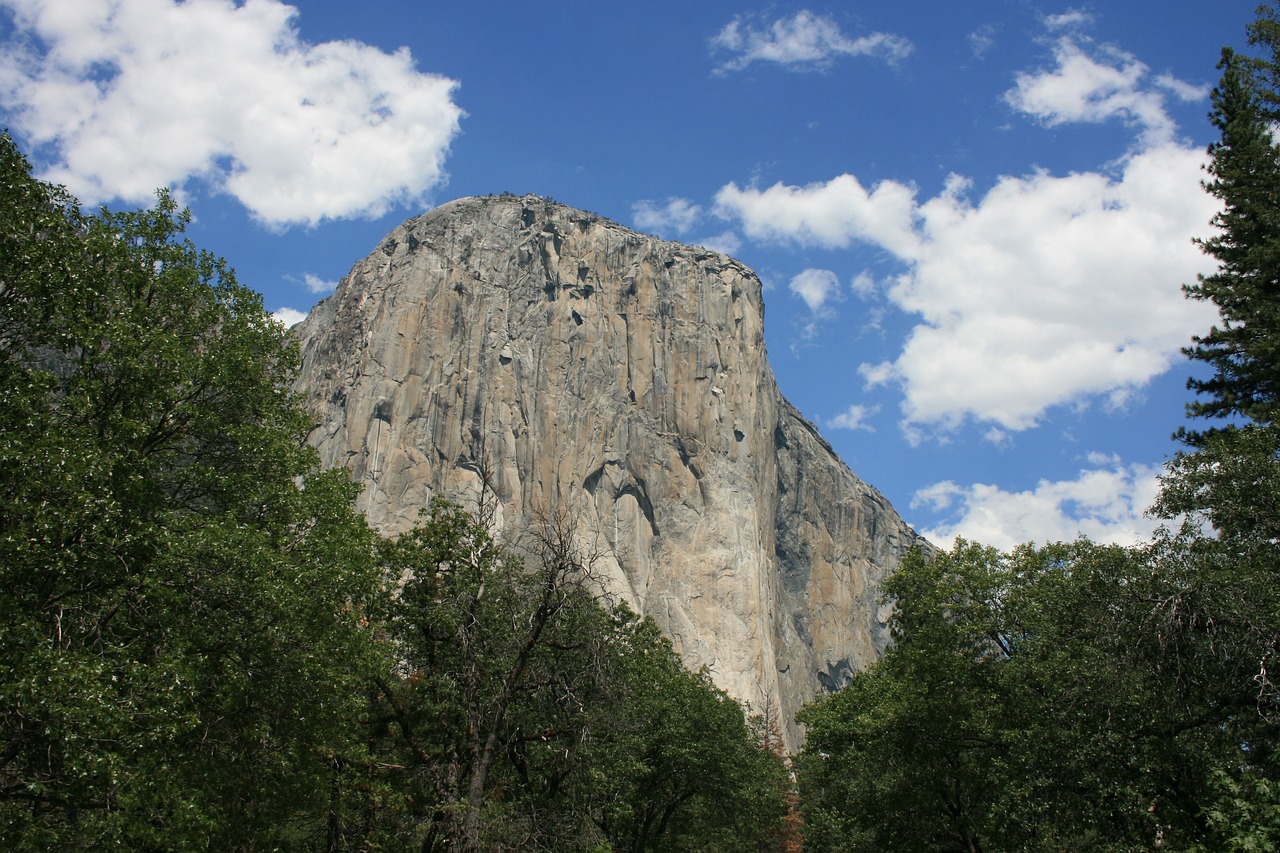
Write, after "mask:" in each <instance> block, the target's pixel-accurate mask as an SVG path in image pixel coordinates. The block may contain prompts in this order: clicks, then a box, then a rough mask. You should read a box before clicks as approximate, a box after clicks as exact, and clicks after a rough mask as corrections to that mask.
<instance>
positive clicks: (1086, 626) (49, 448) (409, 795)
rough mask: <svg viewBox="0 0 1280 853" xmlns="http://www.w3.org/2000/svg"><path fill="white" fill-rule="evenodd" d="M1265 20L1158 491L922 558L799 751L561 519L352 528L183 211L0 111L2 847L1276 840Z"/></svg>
mask: <svg viewBox="0 0 1280 853" xmlns="http://www.w3.org/2000/svg"><path fill="white" fill-rule="evenodd" d="M1248 42H1249V45H1250V46H1251V47H1252V48H1254V49H1255V50H1254V51H1253V53H1254V54H1256V55H1244V54H1239V53H1236V52H1235V51H1233V50H1231V49H1224V51H1223V54H1222V58H1221V63H1220V66H1219V68H1220V70H1221V77H1220V81H1219V84H1218V86H1217V88H1216V89H1215V90H1214V93H1213V112H1212V115H1211V119H1212V121H1213V124H1214V126H1215V128H1217V130H1218V131H1219V132H1220V137H1221V138H1220V140H1219V141H1218V142H1216V143H1215V144H1214V145H1213V146H1211V148H1210V150H1209V166H1208V172H1207V176H1206V181H1205V189H1206V191H1207V192H1209V193H1211V194H1212V195H1213V196H1214V197H1215V198H1216V199H1218V200H1219V201H1220V202H1221V212H1220V213H1219V214H1218V216H1217V217H1216V218H1215V220H1214V221H1213V222H1212V223H1206V233H1208V234H1209V235H1211V236H1207V237H1206V238H1204V239H1203V241H1202V242H1201V243H1200V245H1201V248H1202V249H1203V251H1204V252H1205V253H1206V254H1207V255H1209V256H1210V257H1211V258H1213V259H1214V260H1215V261H1216V263H1217V264H1218V269H1217V272H1215V273H1214V274H1212V275H1207V276H1204V277H1203V278H1201V279H1200V280H1199V281H1197V282H1189V283H1185V284H1184V290H1185V292H1186V296H1187V297H1188V298H1190V299H1196V300H1204V301H1207V302H1211V303H1212V304H1213V305H1215V306H1216V307H1217V308H1218V311H1219V314H1220V318H1221V322H1220V324H1219V325H1215V326H1214V327H1212V328H1210V329H1208V330H1205V331H1204V333H1202V334H1201V335H1199V336H1197V337H1195V338H1194V339H1193V340H1192V341H1191V342H1190V343H1189V345H1188V347H1187V348H1186V350H1185V353H1186V356H1187V357H1188V358H1189V359H1191V360H1192V361H1193V362H1196V363H1198V364H1200V365H1202V366H1203V367H1204V372H1203V374H1202V378H1197V379H1194V380H1192V382H1191V383H1190V386H1191V387H1190V390H1191V391H1193V392H1194V394H1195V397H1194V400H1193V401H1192V402H1191V403H1190V404H1189V405H1188V408H1187V415H1188V422H1187V424H1184V425H1182V426H1180V427H1179V425H1177V424H1171V425H1170V429H1171V430H1173V429H1177V430H1178V436H1179V438H1180V439H1181V441H1182V442H1183V448H1184V449H1183V450H1182V451H1181V452H1180V453H1179V454H1178V455H1177V456H1176V458H1174V459H1173V460H1171V462H1170V464H1169V466H1168V468H1167V471H1166V474H1165V477H1164V479H1163V485H1162V490H1161V493H1160V496H1159V499H1158V502H1157V504H1156V505H1155V506H1154V507H1153V509H1152V512H1153V513H1155V514H1156V515H1157V516H1158V517H1160V518H1162V519H1164V520H1165V525H1164V527H1163V528H1162V529H1161V531H1160V533H1159V534H1158V535H1157V536H1156V537H1154V538H1153V540H1152V541H1150V542H1146V543H1143V544H1141V545H1137V546H1133V547H1117V546H1109V545H1101V544H1097V543H1093V542H1090V541H1088V540H1086V539H1080V540H1077V541H1075V542H1069V543H1051V544H1047V545H1040V546H1033V545H1025V546H1022V547H1020V548H1016V549H1013V550H1012V551H1009V552H1001V551H998V550H996V549H993V548H989V547H986V546H984V545H982V544H980V543H970V542H960V543H958V544H957V545H956V546H955V547H954V548H952V549H951V550H950V551H947V552H944V553H941V554H938V555H936V556H932V557H930V558H926V557H925V556H924V555H922V554H920V553H914V554H912V555H911V556H910V557H908V559H907V560H906V561H905V562H904V564H903V565H902V567H901V568H900V569H899V571H898V572H897V573H896V574H895V575H893V576H892V577H891V578H890V579H889V581H888V582H887V583H886V586H885V594H886V599H887V600H888V601H891V602H893V603H894V605H895V610H894V615H893V617H892V628H893V639H894V642H893V645H892V646H891V647H890V649H889V650H888V652H887V653H886V654H885V655H884V656H883V658H882V659H881V660H880V661H879V662H877V663H876V664H875V665H874V666H872V667H871V668H870V669H868V670H866V671H864V672H862V673H859V674H857V675H855V676H854V678H853V680H852V682H851V683H850V684H849V685H848V686H847V687H845V688H844V689H842V690H840V691H839V692H836V693H833V694H830V695H827V696H824V697H822V698H820V699H819V700H817V701H815V702H814V703H813V704H811V705H809V706H808V707H807V708H806V709H805V710H804V711H803V712H802V714H801V721H802V722H803V723H804V724H805V725H806V726H807V728H808V739H807V741H806V743H805V745H804V747H803V749H802V750H801V751H800V752H799V754H797V755H794V756H787V755H784V754H783V748H782V742H781V737H780V735H779V722H778V721H777V720H771V719H768V718H767V717H764V718H762V717H757V716H751V715H749V713H748V711H747V709H744V708H743V707H742V706H741V705H740V704H739V703H738V702H736V701H735V700H734V699H732V698H731V697H730V696H728V695H727V694H725V693H724V692H723V691H721V690H719V689H717V688H716V687H715V686H714V684H713V683H712V680H711V677H710V675H709V674H708V673H707V672H691V671H689V670H688V669H686V668H685V667H684V666H683V665H682V663H681V661H680V658H679V656H678V655H677V654H676V653H675V651H674V649H673V647H672V644H671V643H670V641H668V640H667V639H666V638H664V637H663V636H662V635H661V633H660V632H659V631H658V629H657V628H656V626H655V625H654V624H653V623H652V622H651V621H649V620H647V619H645V618H642V617H641V616H639V615H637V614H635V613H633V612H631V611H630V610H629V609H627V608H626V607H625V606H623V605H621V604H618V603H617V602H614V601H611V600H609V599H608V598H606V597H604V596H603V595H602V594H601V593H600V584H599V583H598V582H597V577H596V575H595V562H596V559H595V555H593V554H591V553H587V552H584V551H583V550H582V548H581V546H580V545H579V544H578V543H576V542H575V541H574V539H573V537H572V536H571V535H569V531H570V530H571V525H570V524H569V521H568V520H567V519H564V518H558V517H554V516H552V517H546V518H541V519H539V520H538V521H537V522H536V523H535V524H533V525H531V526H529V527H528V528H527V529H522V530H519V531H506V532H505V533H504V534H503V535H502V536H501V537H500V536H499V535H498V534H496V533H495V532H494V525H493V524H492V523H491V522H492V518H491V513H492V512H493V507H491V506H488V505H486V502H485V501H484V500H481V501H480V503H479V505H478V506H476V507H474V508H469V509H464V508H462V507H459V506H457V505H454V504H450V503H447V502H444V501H437V502H436V503H434V504H433V505H432V506H431V507H430V509H429V510H428V511H426V512H424V514H423V516H422V517H421V519H420V521H419V523H418V524H417V525H416V526H415V527H414V528H413V529H411V530H410V531H408V532H406V533H404V534H402V535H399V536H395V537H389V536H384V535H381V534H379V533H377V532H375V531H374V530H372V529H371V528H370V527H369V525H368V524H367V523H366V521H365V519H364V518H363V517H362V516H361V515H360V514H359V513H358V512H356V510H355V509H354V499H355V491H354V490H355V488H356V487H355V486H354V485H353V484H352V483H351V482H350V480H349V478H348V477H347V475H346V473H345V472H343V471H333V470H320V468H319V466H318V464H317V460H316V455H315V453H314V451H313V450H312V449H310V448H309V447H308V446H307V444H306V443H305V437H306V435H307V433H308V431H309V430H310V427H311V425H312V420H311V418H310V416H309V415H308V413H307V412H306V411H305V410H304V409H303V408H302V407H301V405H300V403H299V402H298V400H297V399H296V398H295V397H294V396H293V395H291V394H290V393H289V391H288V388H289V387H290V380H291V378H292V376H293V375H294V371H295V370H296V367H297V361H298V352H297V346H296V343H295V342H294V341H293V340H292V338H291V336H290V335H289V333H288V332H287V331H286V330H285V329H284V328H283V327H282V326H281V325H280V324H278V323H276V322H275V321H273V320H272V319H271V318H270V317H269V316H268V315H267V313H266V312H265V311H264V310H263V305H262V301H261V298H260V297H259V296H258V295H257V294H256V293H254V292H253V291H252V290H251V289H249V288H247V287H245V286H243V285H241V284H239V283H238V282H237V280H236V277H235V275H234V272H233V271H232V270H231V268H230V266H229V265H228V264H227V263H226V261H225V260H223V259H221V258H217V257H214V256H213V255H211V254H210V253H208V252H206V251H203V250H201V249H199V248H198V247H196V246H195V245H193V244H192V243H191V242H190V241H189V240H188V239H187V238H186V237H184V229H185V227H186V226H187V224H188V222H189V215H188V214H187V213H186V212H184V211H182V210H180V209H179V207H178V205H177V204H176V203H175V201H174V200H173V199H172V198H171V197H170V196H169V195H168V194H167V193H165V192H161V193H159V195H158V199H157V203H156V204H155V206H154V207H152V208H150V209H147V210H141V211H133V212H123V213H120V212H111V211H108V210H102V211H99V212H96V213H88V212H85V211H83V210H82V209H81V207H80V205H79V203H78V202H77V200H76V199H75V198H73V197H72V196H70V195H69V194H68V193H67V192H66V191H65V190H63V189H62V188H60V187H57V186H53V185H50V184H47V183H44V182H42V181H40V180H38V179H36V178H35V177H33V175H32V168H31V166H30V164H29V163H28V161H27V160H26V158H25V157H24V155H23V154H22V152H21V151H20V150H19V149H18V146H17V145H16V144H15V142H14V141H13V140H12V139H11V138H10V137H9V136H7V135H3V136H0V194H2V198H3V203H2V204H0V373H3V380H2V381H3V387H4V389H5V403H6V405H4V406H3V407H0V612H2V613H3V614H4V619H3V620H0V847H3V848H4V849H9V850H109V849H121V850H142V851H145V850H156V851H161V850H166V851H167V850H218V851H251V850H297V851H374V850H421V851H436V850H450V851H474V850H503V849H506V850H530V849H535V850H536V849H546V850H584V851H607V850H616V851H623V850H627V851H646V850H653V851H662V850H671V851H683V850H723V851H741V850H762V851H797V850H800V849H805V850H818V851H823V850H832V851H837V850H838V851H919V850H955V851H1002V850H1009V851H1014V850H1046V851H1050V850H1096V851H1122V850H1125V851H1127V850H1149V849H1162V850H1185V851H1200V850H1203V851H1210V850H1227V851H1265V850H1276V849H1280V750H1278V747H1280V689H1278V688H1277V683H1276V678H1275V675H1274V672H1275V671H1276V670H1277V669H1278V668H1280V658H1278V655H1280V648H1278V646H1280V584H1277V578H1278V577H1280V426H1278V425H1277V424H1276V422H1275V421H1276V414H1277V406H1278V405H1280V148H1278V147H1277V144H1276V141H1275V139H1274V137H1273V130H1272V129H1273V128H1274V127H1275V124H1276V122H1277V121H1280V17H1278V16H1277V12H1276V10H1275V8H1274V7H1270V6H1267V7H1263V8H1262V9H1260V11H1259V16H1258V18H1257V20H1256V21H1255V22H1254V23H1253V24H1252V25H1251V26H1250V28H1249V30H1248ZM1171 286H1176V283H1174V284H1171ZM1135 321H1140V318H1135Z"/></svg>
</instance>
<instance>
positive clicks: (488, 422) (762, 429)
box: [298, 196, 927, 746]
mask: <svg viewBox="0 0 1280 853" xmlns="http://www.w3.org/2000/svg"><path fill="white" fill-rule="evenodd" d="M763 311H764V309H763V303H762V301H761V293H760V281H759V280H758V279H757V278H756V276H755V274H754V273H752V272H751V270H749V269H747V268H746V267H745V266H743V265H742V264H740V263H738V262H737V261H735V260H733V259H731V258H729V257H727V256H725V255H722V254H719V253H716V252H712V251H709V250H706V249H701V248H695V247H690V246H684V245H680V244H677V243H671V242H664V241H661V240H657V239H654V238H651V237H647V236H644V235H641V234H639V233H636V232H634V231H631V230H629V229H627V228H624V227H622V226H620V225H617V224H615V223H612V222H609V221H607V220H604V219H602V218H600V217H598V216H595V215H593V214H590V213H585V212H583V211H579V210H574V209H571V208H568V207H564V206H562V205H558V204H555V203H553V202H550V201H546V200H543V199H539V198H536V197H532V196H529V197H524V198H517V197H513V196H504V197H490V198H467V199H461V200H458V201H454V202H451V203H449V204H445V205H442V206H440V207H438V208H436V209H434V210H432V211H430V212H429V213H427V214H424V215H422V216H419V217H417V218H415V219H411V220H409V221H408V222H406V223H405V224H403V225H401V226H400V227H399V228H396V229H395V230H394V231H392V232H391V233H390V234H389V235H388V236H387V237H386V238H385V239H384V240H383V242H382V244H381V245H380V246H379V247H378V248H377V249H376V250H375V251H374V252H373V253H372V254H371V255H370V256H369V257H367V258H366V259H364V260H363V261H361V262H359V263H358V264H356V266H355V267H354V268H353V269H352V270H351V272H350V274H349V275H348V276H347V277H346V278H344V279H343V280H342V282H341V283H340V284H339V286H338V288H337V290H336V292H335V293H334V294H333V295H332V296H330V297H329V298H328V299H326V300H325V301H324V302H322V303H321V304H320V305H319V306H317V307H316V308H315V310H313V311H312V312H311V315H310V316H309V317H308V318H307V320H306V321H305V322H304V323H303V324H301V325H300V326H299V327H298V333H299V335H300V337H301V341H302V347H303V365H302V373H301V377H300V380H299V385H298V388H299V390H300V391H301V392H302V393H303V394H304V395H305V397H306V399H307V400H308V403H309V405H310V406H311V407H312V408H313V409H314V411H315V413H316V415H317V417H318V420H319V426H318V427H317V428H316V430H315V431H314V433H313V434H312V442H313V443H314V444H315V446H316V447H317V448H318V449H319V451H320V454H321V457H322V459H323V461H324V462H325V463H327V464H330V465H344V466H347V467H348V468H349V469H350V470H351V472H352V474H353V476H354V477H355V479H356V480H357V481H359V482H361V483H362V484H363V485H364V486H365V489H364V492H363V495H362V497H361V498H360V504H361V509H363V510H364V511H365V512H366V513H367V514H368V516H369V518H370V519H371V520H372V522H373V523H374V524H375V525H377V526H379V527H380V528H382V529H383V530H385V531H388V532H398V531H401V530H404V529H405V528H407V527H408V526H410V525H411V524H412V523H413V522H414V520H415V519H416V518H417V513H418V509H419V508H420V507H423V506H425V505H426V504H427V503H428V501H429V500H430V498H431V496H432V495H435V494H444V495H446V496H450V497H453V498H455V499H460V500H463V501H467V500H472V499H474V497H475V495H476V494H477V489H478V488H479V483H480V471H481V470H482V469H484V468H487V470H489V471H490V474H491V482H492V485H493V488H494V490H495V491H496V493H497V496H498V497H499V498H500V502H501V511H500V522H499V523H501V524H505V525H512V524H516V525H518V524H520V523H522V520H526V519H528V518H530V517H533V516H535V515H537V514H539V513H547V512H555V511H565V512H567V513H568V515H569V517H570V518H572V519H573V520H574V524H575V525H576V528H575V529H576V532H577V536H578V537H579V539H580V541H581V542H582V543H583V544H584V546H587V547H591V548H594V549H595V550H597V551H600V552H601V553H602V554H603V556H602V559H601V560H600V562H599V564H598V568H599V569H600V571H601V572H602V576H603V577H604V582H605V583H606V585H607V586H608V587H609V589H610V590H611V592H612V593H613V594H614V595H616V596H619V597H620V598H623V599H625V600H626V601H628V602H629V603H630V604H631V605H632V606H633V607H634V608H635V609H637V610H639V611H641V612H644V613H647V614H649V615H651V616H652V617H653V618H654V619H655V620H656V621H657V622H658V624H659V625H660V626H661V627H662V628H663V629H664V630H665V631H666V632H667V634H668V635H669V636H670V637H671V638H672V640H673V641H674V643H675V645H676V648H677V649H678V651H679V652H680V653H681V654H682V655H683V657H684V659H685V660H686V661H687V662H688V663H689V664H690V665H692V666H694V667H699V666H703V665H705V666H707V667H709V668H710V670H711V672H712V675H713V677H714V679H715V681H716V682H717V683H718V684H719V685H720V686H721V687H723V688H724V689H726V690H727V691H729V692H730V693H731V694H733V695H734V696H736V697H738V698H739V699H742V700H744V701H746V702H748V703H750V705H751V706H752V707H753V708H754V709H756V710H763V709H764V707H765V705H766V704H772V705H773V710H774V711H775V712H780V713H781V716H782V719H784V720H787V721H789V722H788V730H787V733H786V734H787V740H788V742H789V744H791V745H793V746H794V745H795V744H796V743H798V741H799V738H800V732H799V730H798V729H797V728H796V725H795V723H794V714H795V712H796V711H797V710H798V709H799V707H800V706H801V705H802V704H803V703H804V702H806V701H807V700H809V699H811V698H812V697H813V696H814V695H815V694H816V693H817V692H819V691H821V690H823V689H831V688H833V687H836V686H839V685H840V684H842V683H844V682H845V681H847V679H848V678H849V676H850V674H851V673H852V672H853V671H856V670H857V669H859V668H861V667H863V666H866V665H867V664H868V663H870V662H871V661H873V660H874V659H875V658H876V656H877V655H878V654H879V653H880V652H881V651H882V650H883V648H884V646H885V643H886V642H887V640H888V635H887V628H886V624H885V617H886V613H885V612H883V610H882V608H881V607H880V606H879V605H878V596H879V593H878V583H879V581H880V580H881V579H882V578H884V577H885V575H886V574H887V573H888V572H890V571H892V570H893V568H894V567H896V565H897V563H898V561H899V560H900V559H901V557H902V556H903V554H904V553H905V552H906V551H907V549H908V548H910V547H911V546H912V545H913V544H916V543H917V542H921V540H920V539H919V538H918V537H917V535H916V534H915V533H914V532H913V531H912V530H911V529H910V528H908V527H907V526H906V525H905V524H904V523H903V522H902V520H901V519H900V518H899V517H898V515H897V514H896V513H895V512H894V510H893V508H892V507H890V506H889V504H888V502H887V501H885V499H884V498H883V497H882V496H881V495H880V494H879V493H878V492H876V491H875V490H874V489H872V488H870V487H869V486H867V485H866V484H865V483H863V482H862V481H861V480H860V479H858V477H857V476H855V475H854V474H853V473H852V472H851V471H850V470H849V469H848V468H847V467H846V466H845V465H844V464H843V463H842V462H841V461H840V460H839V458H837V456H836V455H835V453H834V452H833V451H832V450H831V447H830V446H829V445H828V444H827V443H826V442H825V441H824V440H823V439H822V437H821V436H820V435H819V434H818V432H817V431H816V430H815V429H814V427H813V426H812V425H810V424H809V423H808V422H806V421H805V420H804V419H803V418H802V417H801V416H800V414H799V413H798V412H797V411H796V410H795V409H794V408H793V407H792V406H791V405H790V404H789V403H787V402H786V401H785V400H784V399H783V398H782V396H781V394H780V393H779V391H778V388H777V385H776V382H775V381H774V377H773V372H772V371H771V370H770V368H769V365H768V362H767V361H766V358H765V347H764V333H763V332H764V330H763V321H764V314H763ZM924 544H925V546H926V547H927V543H924Z"/></svg>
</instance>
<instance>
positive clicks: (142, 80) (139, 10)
mask: <svg viewBox="0 0 1280 853" xmlns="http://www.w3.org/2000/svg"><path fill="white" fill-rule="evenodd" d="M0 9H4V10H7V13H8V15H9V16H10V17H11V20H12V31H11V34H10V37H9V39H8V40H7V41H6V42H5V43H4V44H3V46H2V48H0V103H2V104H4V107H5V108H4V111H3V117H4V119H5V120H6V121H7V122H8V123H9V125H10V126H11V127H12V128H13V129H14V130H15V131H16V132H18V133H19V134H21V135H23V136H25V137H26V138H27V139H28V140H30V141H31V142H32V143H34V144H35V145H37V146H38V147H39V150H40V152H41V153H42V154H43V155H45V156H47V157H48V159H51V160H52V165H51V166H50V167H49V169H48V170H47V172H46V174H45V176H46V177H47V178H50V179H52V180H54V181H57V182H60V183H65V184H66V185H67V186H68V187H69V188H70V189H71V190H72V191H73V192H75V193H76V194H77V195H78V196H80V198H81V199H82V200H83V201H85V202H87V203H98V202H105V201H110V200H116V199H119V200H124V201H127V202H140V201H146V200H147V199H149V198H150V197H151V193H152V192H153V191H154V190H155V188H156V187H160V186H176V187H179V188H180V187H181V186H182V185H183V184H185V183H186V182H189V181H202V182H207V184H208V185H209V186H210V187H211V188H212V189H213V190H214V191H217V192H223V193H227V194H229V195H231V196H233V197H235V198H236V199H238V200H239V201H240V202H241V203H242V204H243V205H244V206H245V207H246V208H247V209H248V210H249V211H250V213H251V214H252V215H253V216H254V217H255V218H257V219H258V220H259V221H261V222H262V223H264V224H266V225H268V226H272V227H283V226H286V225H290V224H293V223H307V224H315V223H317V222H319V221H321V220H325V219H334V218H344V217H357V216H377V215H380V214H381V213H383V212H385V211H386V210H388V209H390V208H391V207H393V206H395V205H398V204H411V203H418V202H420V201H421V200H422V199H423V198H424V197H425V194H426V193H427V192H429V191H430V190H431V189H433V188H434V187H437V186H439V185H440V184H441V183H442V182H443V181H444V180H445V173H444V168H443V167H444V159H445V156H446V154H447V152H448V148H449V144H450V142H451V140H452V139H453V137H454V136H455V134H456V133H457V131H458V125H459V121H460V119H461V117H462V115H463V113H462V110H461V109H460V108H459V107H458V106H457V105H456V104H455V103H454V102H453V100H452V95H453V91H454V88H455V86H456V85H457V84H456V83H455V81H453V80H450V79H447V78H445V77H441V76H438V75H434V74H426V73H422V72H420V71H418V70H417V69H416V68H415V67H414V60H413V57H412V56H411V55H410V54H409V52H408V50H406V49H401V50H399V51H396V52H394V53H386V52H384V51H382V50H380V49H378V48H375V47H371V46H369V45H365V44H361V43H359V42H355V41H341V42H325V43H322V44H312V43H308V42H306V41H304V40H302V39H301V38H300V36H299V34H298V31H297V29H296V27H295V26H294V18H295V17H296V15H297V14H298V13H297V10H296V9H295V8H294V7H292V6H288V5H285V4H284V3H282V2H279V0H255V2H249V3H244V4H236V3H232V2H229V0H210V2H199V3H197V2H186V3H179V2H175V0H3V2H0ZM370 152H377V153H376V156H373V155H371V153H370Z"/></svg>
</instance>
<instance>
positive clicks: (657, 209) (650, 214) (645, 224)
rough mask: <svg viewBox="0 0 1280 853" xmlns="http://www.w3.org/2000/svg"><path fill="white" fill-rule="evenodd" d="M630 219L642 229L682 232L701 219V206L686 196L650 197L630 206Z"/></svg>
mask: <svg viewBox="0 0 1280 853" xmlns="http://www.w3.org/2000/svg"><path fill="white" fill-rule="evenodd" d="M631 216H632V221H633V222H635V225H636V227H637V228H639V229H641V230H643V231H652V232H653V233H655V234H672V233H674V234H684V233H686V232H688V231H689V229H691V228H693V226H694V225H696V224H697V223H698V221H699V220H701V219H702V208H701V207H700V206H699V205H696V204H694V203H693V202H692V201H690V200H689V199H687V198H674V197H672V198H668V199H667V200H666V201H664V202H656V201H652V200H650V199H644V200H642V201H638V202H636V203H635V204H633V205H632V206H631Z"/></svg>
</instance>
